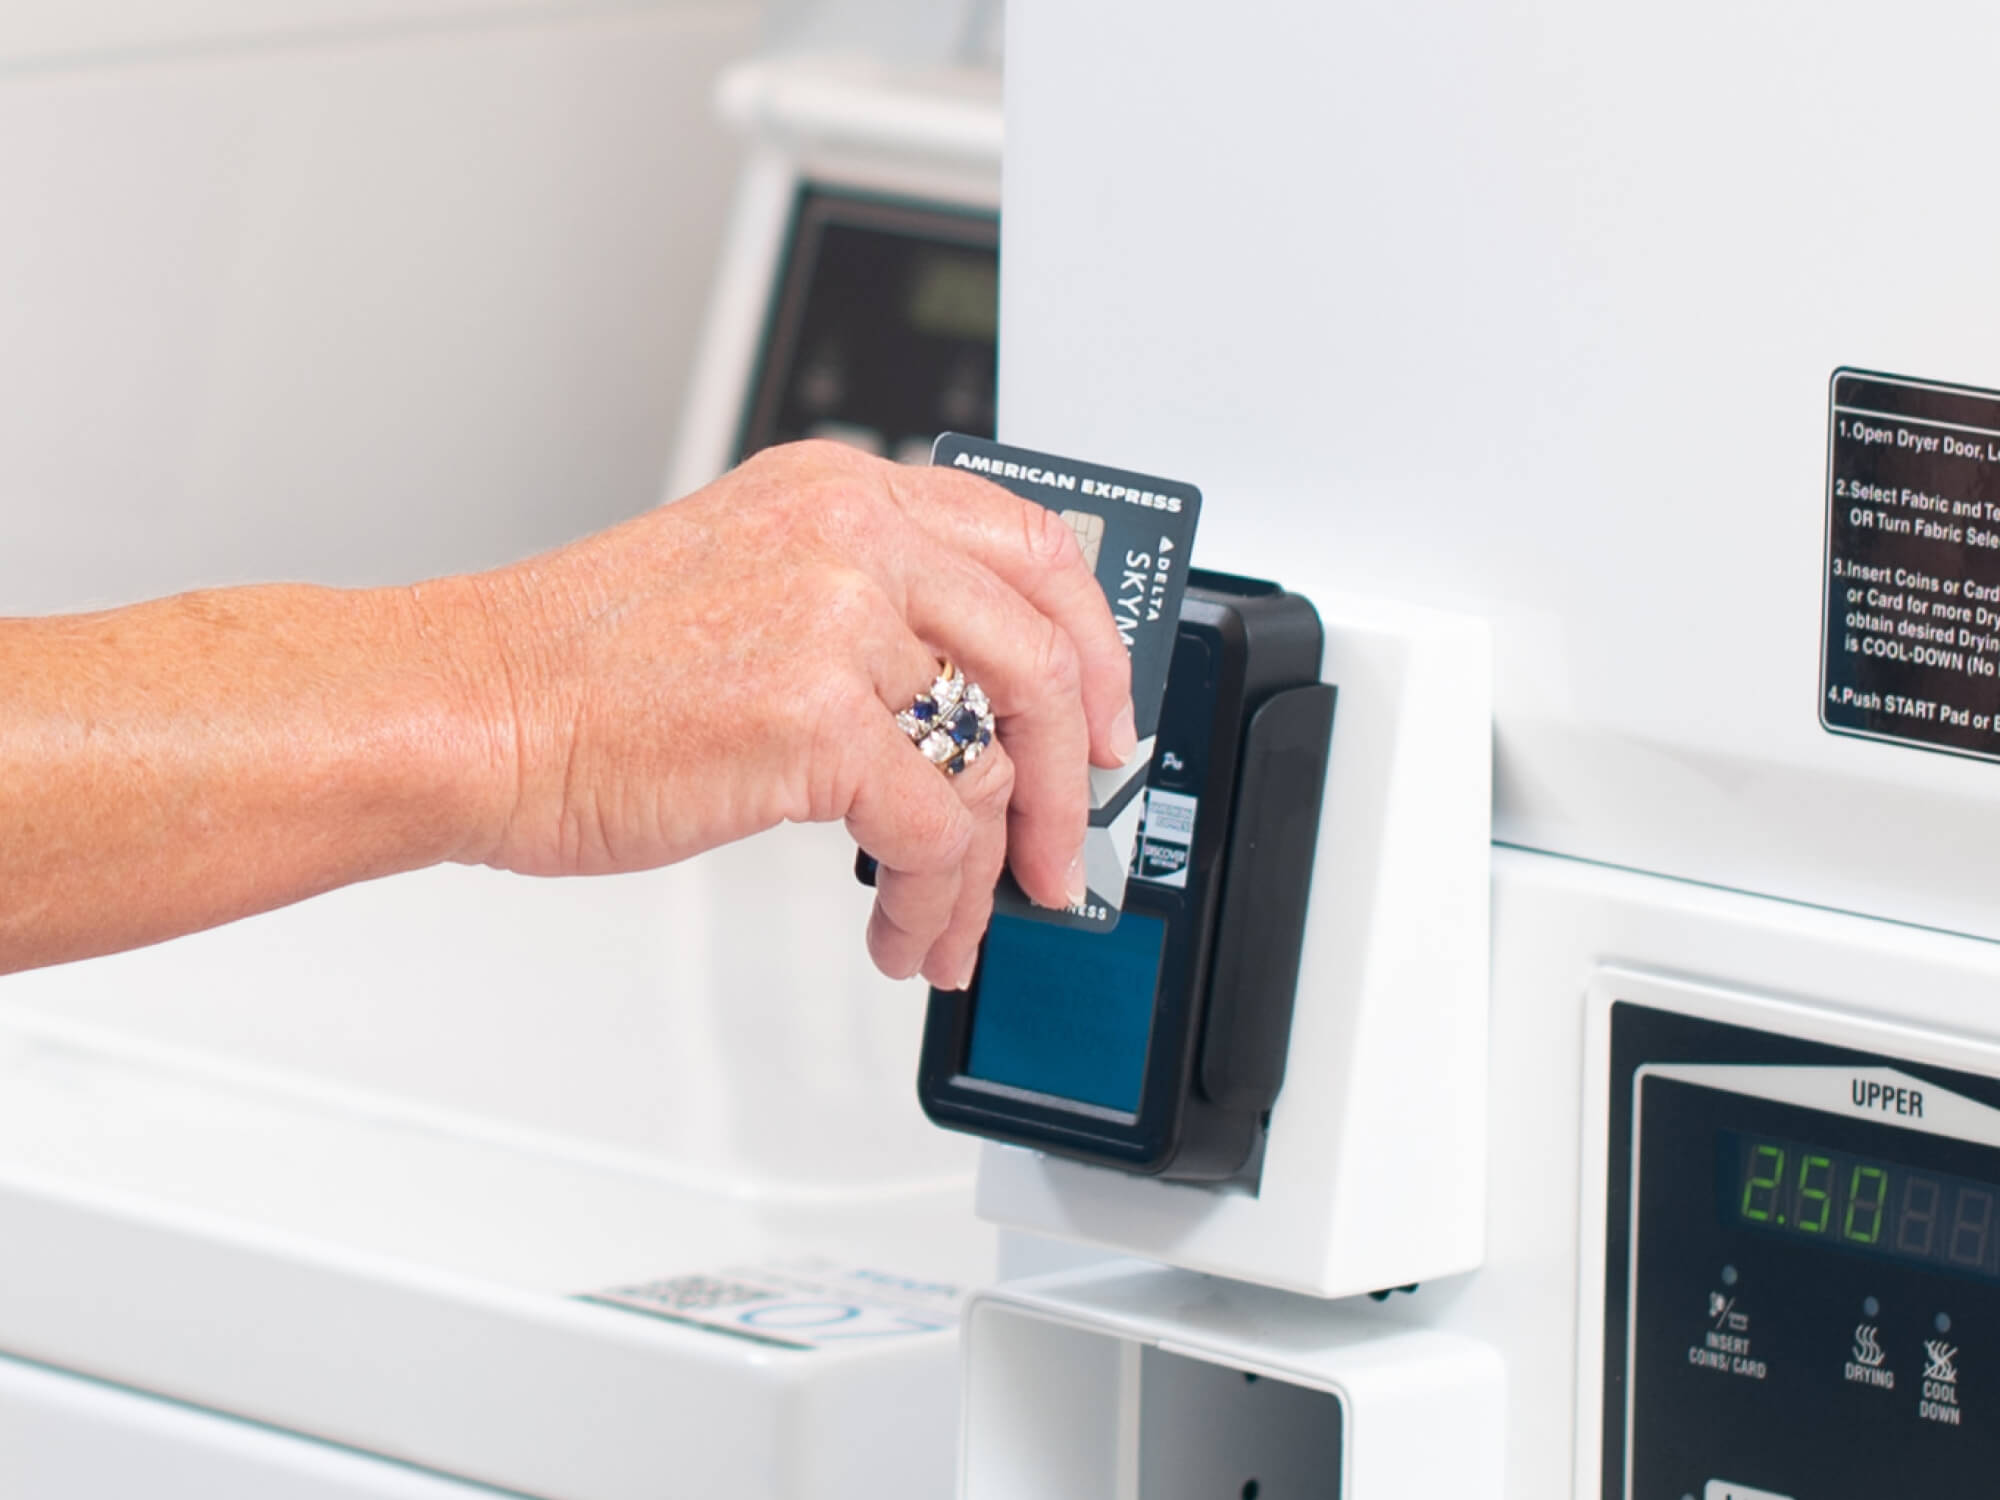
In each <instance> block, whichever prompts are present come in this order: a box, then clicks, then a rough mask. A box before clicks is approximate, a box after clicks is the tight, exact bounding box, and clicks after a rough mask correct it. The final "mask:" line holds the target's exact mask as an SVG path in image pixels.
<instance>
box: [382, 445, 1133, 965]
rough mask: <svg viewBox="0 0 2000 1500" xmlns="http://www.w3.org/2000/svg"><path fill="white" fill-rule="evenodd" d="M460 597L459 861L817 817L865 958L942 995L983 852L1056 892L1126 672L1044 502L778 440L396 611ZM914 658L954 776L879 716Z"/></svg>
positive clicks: (532, 864)
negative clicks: (974, 709)
mask: <svg viewBox="0 0 2000 1500" xmlns="http://www.w3.org/2000/svg"><path fill="white" fill-rule="evenodd" d="M465 585H469V586H470V589H469V592H470V595H471V597H473V598H476V599H477V600H478V601H479V605H480V607H481V608H482V609H483V612H484V614H485V617H486V621H487V625H488V633H487V636H486V638H487V639H489V640H490V641H491V642H492V643H493V646H494V648H496V650H495V658H494V660H493V662H492V664H491V665H490V666H489V667H487V668H486V669H485V674H486V676H487V679H488V682H489V686H490V687H491V688H493V689H494V692H493V695H492V697H491V698H490V699H489V701H490V703H491V704H492V710H491V711H492V714H493V721H494V724H495V729H496V737H495V743H496V745H497V747H498V751H499V753H498V754H497V755H496V756H495V757H494V759H495V762H496V763H497V764H498V765H499V766H500V767H501V768H502V775H501V779H500V785H499V790H498V791H497V792H496V794H495V796H494V797H493V798H492V799H491V810H490V813H489V815H488V825H489V826H488V832H487V834H486V835H485V836H484V837H483V838H481V839H479V840H477V841H475V842H474V843H473V844H472V845H469V846H468V855H469V857H473V858H478V859H482V860H484V861H485V862H487V863H490V864H494V865H498V866H501V867H503V868H506V869H510V870H519V871H524V872H529V873H535V874H588V873H596V872H602V871H613V870H634V869H641V868H646V867H649V866H654V865H662V864H668V863H671V862H673V861H676V860H680V859H684V858H686V857H687V856H689V855H691V854H696V853H698V852H700V851H701V850H704V849H708V848H712V847H714V846H715V845H718V844H722V843H726V842H729V841H730V840H733V839H738V838H742V837H745V836H746V835H749V834H752V833H756V832H758V831H760V830H762V829H765V828H768V827H771V826H772V825H774V824H776V823H779V822H784V821H793V822H806V821H812V822H821V821H828V820H831V819H835V818H839V819H844V820H845V821H846V823H847V826H848V828H849V829H850V831H851V832H852V833H853V835H854V838H855V841H856V842H857V843H858V844H860V845H861V847H862V848H863V849H865V850H867V851H868V852H869V853H870V854H872V855H874V856H875V857H876V859H878V860H879V861H880V863H881V875H880V878H879V881H878V884H877V888H876V907H875V912H874V915H873V918H872V919H871V922H870V925H869V932H868V944H869V950H870V952H871V954H872V955H873V957H874V959H875V962H876V963H877V964H878V965H879V966H880V967H881V968H882V969H883V970H884V972H886V973H888V974H890V975H893V976H895V977H898V978H901V977H906V976H908V975H910V974H913V973H917V972H919V971H921V972H922V973H923V974H924V975H925V976H926V977H928V978H929V979H930V980H931V981H932V982H933V983H935V984H939V985H943V986H946V987H959V986H963V985H964V984H965V983H967V982H968V981H969V980H970V978H971V974H972V968H973V963H974V959H975V956H976V952H977V948H978V943H979V940H980V937H981V934H982V933H983V932H984V930H985V927H986V922H987V918H988V915H989V914H990V911H991V908H992V894H993V887H994V884H995V881H996V880H997V879H998V877H999V874H1000V870H1001V867H1002V864H1003V862H1007V863H1011V865H1012V868H1013V870H1014V874H1015V877H1016V879H1017V880H1019V882H1020V884H1021V887H1022V889H1023V890H1025V891H1026V892H1027V893H1028V895H1029V896H1030V897H1031V898H1032V899H1034V900H1036V901H1039V902H1042V903H1043V904H1045V905H1049V906H1059V905H1063V904H1065V903H1067V902H1071V901H1074V900H1079V899H1081V898H1082V895H1083V884H1082V882H1083V866H1082V847H1083V836H1084V827H1085V820H1086V816H1087V811H1088V801H1089V794H1088V776H1087V771H1088V765H1089V763H1090V762H1093V761H1094V762H1095V763H1096V764H1098V765H1101V766H1115V765H1118V764H1121V763H1122V762H1123V761H1124V759H1125V758H1126V757H1127V756H1128V755H1130V753H1131V751H1132V749H1133V747H1134V742H1135V736H1134V729H1133V718H1132V702H1131V691H1130V669H1129V664H1128V659H1127V655H1126V652H1125V649H1124V646H1123V643H1122V642H1121V641H1120V639H1119V636H1118V633H1117V629H1116V627H1115V626H1114V625H1113V623H1112V619H1111V613H1110V609H1109V607H1108V606H1107V605H1106V603H1105V599H1104V595H1103V592H1102V590H1100V589H1099V588H1098V586H1097V583H1096V581H1095V579H1094V578H1093V577H1092V576H1091V574H1090V571H1089V569H1088V568H1087V567H1086V566H1085V565H1084V562H1083V558H1082V555H1081V553H1080V552H1079V550H1078V548H1077V545H1076V542H1075V540H1074V538H1073V537H1072V536H1071V535H1070V532H1069V529H1068V527H1067V526H1066V525H1065V524H1064V523H1063V521H1062V520H1061V518H1060V517H1058V516H1057V515H1055V514H1054V513H1053V512H1050V511H1047V510H1044V509H1043V508H1042V507H1040V506H1037V505H1035V504H1033V503H1031V502H1029V501H1025V500H1021V499H1019V498H1017V497H1015V496H1014V495H1012V494H1010V493H1008V492H1007V491H1005V490H1002V489H1000V488H999V487H997V486H995V485H992V484H988V483H987V482H985V481H984V480H980V479H975V478H973V477H971V476H969V475H965V474H960V473H956V472H953V471H951V470H946V469H921V468H907V467H900V466H897V465H894V464H889V463H885V462H883V461H881V460H879V459H874V458H870V457H867V456H865V455H863V454H860V453H856V452H853V451H851V450H848V449H845V448H841V447H838V446H835V445H832V444H827V443H800V444H794V445H790V446H787V447H783V448H777V449H772V450H770V451H768V452H766V453H764V454H762V455H760V456H758V457H756V458H754V459H751V460H750V461H749V462H748V463H746V464H744V465H743V466H742V467H741V468H739V469H736V470H735V471H733V472H732V473H729V474H726V475H724V476H723V477H722V478H721V479H718V480H717V481H715V483H713V484H711V485H709V486H708V487H707V488H705V489H702V490H700V491H697V492H696V493H695V494H692V495H690V496H688V497H686V498H685V499H683V500H679V501H676V502H675V503H673V504H670V505H666V506H662V507H660V508H659V509H657V510H654V511H651V512H648V513H647V514H645V515H642V516H639V517H637V518H636V519H634V520H632V521H630V522H627V523H626V524H624V525H622V526H618V527H616V528H614V529H612V530H610V531H607V532H604V533H601V534H599V535H597V536H594V537H590V538H587V539H586V540H584V541H581V542H578V543H576V544H574V545H572V546H570V547H566V548H564V549H562V550H561V551H558V552H555V553H551V554H549V555H547V556H544V557H540V558H535V559H533V560H530V561H528V562H525V563H521V564H519V565H517V566H515V567H512V568H507V569H502V570H500V571H499V572H496V573H491V574H484V575H479V576H477V577H475V578H472V579H469V580H448V581H446V582H445V583H442V584H438V585H427V586H424V587H423V588H420V589H419V590H417V591H416V593H417V598H418V601H419V604H420V606H423V607H425V609H426V613H427V614H428V615H430V616H431V617H432V618H434V619H449V618H450V617H451V614H452V612H453V611H455V609H456V608H457V607H459V602H460V601H462V600H463V598H464V597H465V595H466V592H467V590H466V589H465V588H464V587H462V586H465ZM475 634H476V633H475ZM940 656H947V657H949V658H951V659H952V660H953V661H955V662H956V663H957V664H958V665H959V667H960V669H961V670H962V671H963V672H964V673H965V674H966V675H967V676H968V677H970V678H972V679H973V680H975V681H977V682H978V683H980V684H981V685H982V686H983V687H984V688H985V689H986V691H987V693H988V695H989V696H990V698H991V699H992V702H993V706H994V711H995V713H996V715H997V717H998V722H999V736H998V744H997V745H996V747H995V748H994V750H993V751H992V752H990V753H988V754H987V755H986V756H984V757H982V758H981V759H980V760H979V762H978V763H977V764H975V765H974V766H972V767H970V768H969V769H967V771H966V772H965V773H964V774H963V775H962V776H959V777H956V778H949V777H946V776H945V775H943V774H941V773H940V772H939V771H938V769H937V768H936V767H934V766H933V765H931V764H930V763H929V762H928V761H927V760H926V759H925V758H924V757H923V755H922V753H921V752H920V751H918V750H917V748H916V747H915V746H914V745H913V744H911V742H910V741H909V740H908V739H907V738H906V737H905V736H904V734H903V732H902V731H901V730H900V729H899V728H898V727H897V726H896V724H895V721H894V713H895V711H896V710H897V709H900V708H903V707H905V706H906V705H908V703H909V702H910V700H911V699H912V698H913V697H914V696H915V695H916V694H918V693H920V692H922V691H923V690H924V689H925V688H927V687H928V686H929V684H930V682H931V680H932V679H933V677H934V676H935V675H936V670H937V659H938V657H940ZM472 659H473V661H475V662H477V661H479V660H480V658H479V657H478V656H474V657H473V658H472Z"/></svg>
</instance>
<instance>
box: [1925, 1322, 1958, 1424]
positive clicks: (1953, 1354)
mask: <svg viewBox="0 0 2000 1500" xmlns="http://www.w3.org/2000/svg"><path fill="white" fill-rule="evenodd" d="M1917 1415H1918V1416H1920V1417H1923V1418H1924V1419H1925V1420H1927V1421H1931V1422H1942V1423H1944V1424H1945V1426H1947V1427H1956V1426H1957V1425H1958V1421H1959V1409H1958V1350H1957V1349H1956V1348H1955V1347H1953V1346H1952V1345H1950V1344H1947V1343H1946V1342H1945V1341H1944V1340H1943V1339H1925V1340H1924V1395H1923V1399H1922V1400H1921V1401H1919V1402H1918V1403H1917Z"/></svg>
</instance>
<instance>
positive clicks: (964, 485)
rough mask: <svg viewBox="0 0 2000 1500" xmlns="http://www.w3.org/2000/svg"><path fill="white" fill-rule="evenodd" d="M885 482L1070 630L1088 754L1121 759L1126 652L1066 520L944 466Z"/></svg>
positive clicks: (924, 523)
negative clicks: (1080, 690)
mask: <svg viewBox="0 0 2000 1500" xmlns="http://www.w3.org/2000/svg"><path fill="white" fill-rule="evenodd" d="M891 491H892V493H894V495H895V497H896V500H897V502H898V503H899V504H900V505H901V506H902V508H903V510H904V512H905V513H906V514H907V515H908V516H909V517H910V519H911V520H912V521H914V522H915V523H916V524H917V525H919V526H921V527H923V528H924V530H925V531H927V532H928V533H930V535H931V536H932V537H934V538H936V539H937V540H939V541H941V542H944V543H946V544H947V545H950V546H955V547H957V548H958V549H959V550H961V551H963V552H965V553H966V554H967V555H969V556H971V557H973V558H975V559H977V560H978V561H979V562H981V563H983V564H985V566H986V567H988V568H989V569H991V570H992V571H993V572H994V573H996V574H998V575H999V576H1000V578H1001V579H1003V580H1004V581H1005V582H1006V583H1007V584H1008V585H1009V587H1011V588H1013V589H1014V591H1015V592H1016V593H1018V594H1020V595H1021V596H1022V597H1023V598H1025V599H1026V600H1027V601H1028V602H1029V603H1030V604H1032V605H1033V606H1034V607H1035V608H1036V609H1038V610H1040V611H1041V612H1042V613H1043V614H1045V615H1047V616H1048V617H1049V618H1050V619H1051V620H1053V621H1054V622H1055V623H1056V624H1057V625H1058V626H1060V627H1061V628H1062V630H1063V631H1064V633H1066V634H1067V635H1068V636H1069V638H1070V640H1071V642H1072V643H1073V644H1074V645H1075V647H1076V652H1077V659H1078V664H1079V666H1080V668H1081V677H1082V688H1083V712H1084V719H1085V721H1086V722H1087V723H1088V724H1089V726H1090V749H1091V759H1092V760H1094V761H1096V762H1097V763H1098V764H1099V765H1100V766H1106V767H1111V766H1122V765H1124V764H1125V762H1126V761H1127V760H1129V759H1130V758H1131V755H1132V752H1133V751H1134V750H1135V749H1136V748H1137V747H1138V743H1139V738H1138V729H1137V725H1136V724H1135V722H1134V720H1133V715H1132V657H1131V653H1130V652H1129V651H1128V650H1127V649H1126V646H1125V642H1124V639H1123V638H1122V637H1121V636H1120V635H1119V634H1118V627H1117V625H1116V624H1114V623H1113V621H1112V618H1111V605H1110V602H1109V601H1108V600H1107V599H1106V598H1105V597H1104V590H1103V589H1102V588H1101V587H1099V585H1098V582H1097V579H1096V577H1095V576H1094V575H1093V574H1092V573H1091V571H1090V568H1089V565H1088V564H1086V563H1085V562H1084V560H1083V549H1082V548H1080V547H1079V546H1078V545H1077V541H1076V537H1075V536H1074V535H1073V534H1072V533H1071V531H1070V529H1069V525H1068V523H1067V522H1065V521H1064V520H1063V518H1062V517H1061V516H1059V515H1057V514H1056V513H1055V512H1054V511H1052V510H1049V509H1047V508H1046V507H1044V506H1040V505H1037V504H1035V502H1034V501H1032V500H1024V499H1022V498H1021V497H1020V496H1019V495H1016V494H1014V493H1013V492H1011V491H1009V490H1005V489H1002V488H1001V487H1000V486H999V485H997V484H993V483H991V482H989V481H987V480H984V479H979V478H976V477H974V476H973V475H970V474H961V473H957V472H955V471H953V470H950V469H917V468H906V469H902V470H900V471H899V472H898V473H897V474H896V475H895V476H894V478H893V479H892V481H891Z"/></svg>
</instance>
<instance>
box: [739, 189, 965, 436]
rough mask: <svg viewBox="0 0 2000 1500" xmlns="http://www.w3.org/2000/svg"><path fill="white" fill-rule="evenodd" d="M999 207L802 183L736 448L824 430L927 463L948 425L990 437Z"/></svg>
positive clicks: (821, 433) (951, 429)
mask: <svg viewBox="0 0 2000 1500" xmlns="http://www.w3.org/2000/svg"><path fill="white" fill-rule="evenodd" d="M999 236H1000V227H999V219H998V217H997V216H996V215H994V214H982V213H974V212H967V211H963V210H958V209H950V208H943V207H939V206H937V205H934V204H928V203H915V202H907V201H903V200H899V199H889V198H877V197H869V196H865V195H860V194H855V193H845V192H833V191H829V190H827V189H824V188H818V187H807V188H805V189H803V190H802V191H801V192H800V194H799V198H798V201H797V204H796V205H795V207H794V209H793V213H792V222H791V233H790V236H789V238H788V240H787V244H786V251H785V258H784V268H783V271H782V273H781V275H780V277H779V280H778V285H777V290H776V293H775V295H774V297H773V299H772V303H771V311H770V320H769V324H768V326H767V328H766V330H765V335H764V338H763V341H762V346H761V347H762V350H763V356H762V361H761V363H760V365H759V368H758V370H757V373H756V377H755V382H754V384H753V386H752V389H751V393H750V400H749V403H748V406H747V407H746V410H745V416H744V423H743V431H742V433H741V434H740V436H739V439H738V442H737V454H736V456H737V457H738V458H739V459H741V458H747V457H749V456H750V455H751V454H752V453H755V452H757V451H758V450H759V449H762V448H767V447H769V446H770V445H771V444H773V443H783V442H790V441H793V440H794V439H797V438H806V437H826V438H833V439H835V440H837V441H840V442H845V443H848V444H850V445H851V446H854V447H859V448H863V449H866V450H868V451H871V452H875V453H879V454H881V455H882V456H883V457H885V458H895V459H899V460H902V461H903V462H907V463H928V462H930V451H931V443H932V441H933V440H934V439H935V438H936V437H937V435H938V434H939V433H940V432H963V433H969V434H972V435H974V436H981V437H991V436H992V435H993V399H994V371H995V351H996V349H997V347H998V335H999V311H1000V251H999Z"/></svg>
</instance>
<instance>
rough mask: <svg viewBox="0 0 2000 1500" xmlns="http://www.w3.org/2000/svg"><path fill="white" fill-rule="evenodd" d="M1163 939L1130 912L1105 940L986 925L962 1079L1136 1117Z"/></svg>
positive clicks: (1041, 927)
mask: <svg viewBox="0 0 2000 1500" xmlns="http://www.w3.org/2000/svg"><path fill="white" fill-rule="evenodd" d="M1166 932H1167V928H1166V923H1164V922H1162V921H1161V920H1160V919H1159V918H1157V917H1148V916H1142V915H1140V914H1139V913H1138V912H1133V911H1128V912H1126V913H1125V915H1124V916H1123V917H1121V918H1120V919H1119V922H1118V925H1117V926H1116V927H1114V928H1112V929H1111V931H1109V932H1087V931H1083V930H1080V929H1077V928H1070V927H1057V926H1054V925H1053V924H1051V923H1047V922H1034V921H1028V920H1026V919H1023V918H1020V917H1008V916H996V917H994V919H993V925H992V926H991V928H989V929H988V931H987V934H986V949H985V954H984V957H983V958H982V959H981V962H980V972H979V988H978V993H977V996H976V999H975V1003H974V1006H973V1014H972V1035H971V1043H970V1046H969V1047H968V1049H967V1055H966V1061H965V1071H966V1074H967V1075H968V1076H970V1077H972V1078H978V1079H984V1080H985V1081H986V1082H988V1083H999V1084H1006V1085H1008V1086H1009V1087H1012V1088H1018V1089H1026V1090H1028V1091H1030V1092H1031V1093H1037V1094H1052V1095H1054V1096H1055V1097H1057V1098H1060V1099H1073V1100H1076V1101H1077V1102H1079V1103H1083V1104H1094V1105H1097V1106H1098V1107H1100V1108H1103V1109H1112V1110H1118V1111H1121V1112H1123V1113H1125V1114H1136V1113H1137V1112H1138V1108H1139V1092H1140V1089H1141V1087H1142V1085H1143V1084H1144V1082H1145V1074H1146V1047H1147V1043H1148V1042H1149V1041H1150V1040H1151V1039H1152V1032H1153V1001H1154V995H1155V992H1156V991H1157V990H1158V988H1159V982H1160V952H1161V948H1162V946H1163V945H1164V943H1165V941H1166Z"/></svg>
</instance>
